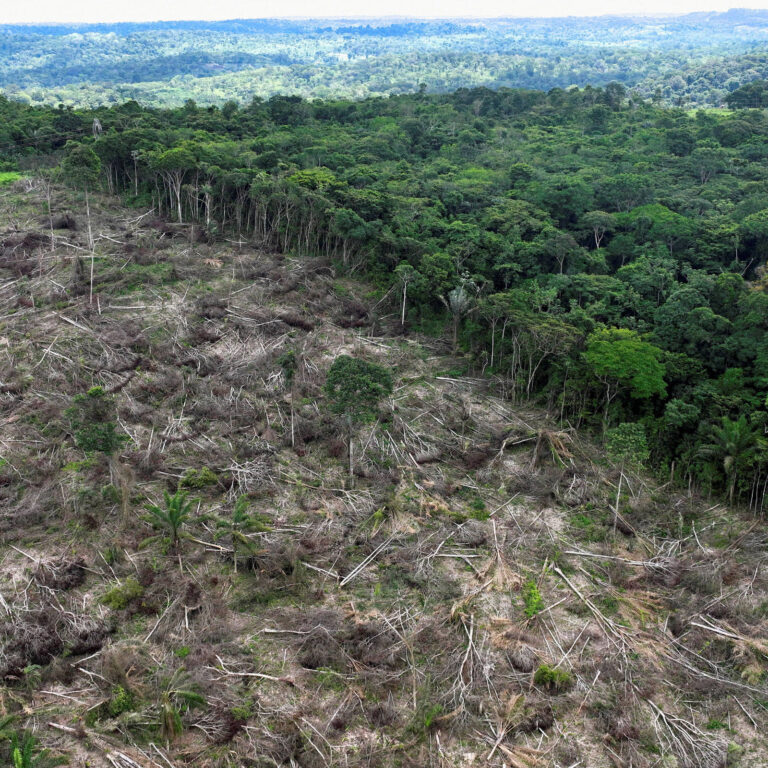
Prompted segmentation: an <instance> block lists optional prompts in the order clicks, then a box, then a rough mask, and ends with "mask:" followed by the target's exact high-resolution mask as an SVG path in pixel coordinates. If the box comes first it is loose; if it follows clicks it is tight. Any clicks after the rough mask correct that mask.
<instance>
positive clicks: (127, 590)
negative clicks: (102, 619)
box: [101, 576, 144, 611]
mask: <svg viewBox="0 0 768 768" xmlns="http://www.w3.org/2000/svg"><path fill="white" fill-rule="evenodd" d="M143 594H144V587H142V586H141V584H139V582H138V581H136V579H134V578H133V576H129V577H128V578H127V579H126V580H125V581H124V582H123V583H122V584H118V585H117V586H116V587H112V589H110V590H109V592H107V593H106V594H104V595H103V596H102V598H101V602H102V603H103V604H104V605H106V606H109V607H110V608H113V609H114V610H116V611H122V610H123V609H125V608H127V607H128V606H129V605H130V604H131V603H132V602H133V601H134V600H138V599H139V598H140V597H141V596H142V595H143Z"/></svg>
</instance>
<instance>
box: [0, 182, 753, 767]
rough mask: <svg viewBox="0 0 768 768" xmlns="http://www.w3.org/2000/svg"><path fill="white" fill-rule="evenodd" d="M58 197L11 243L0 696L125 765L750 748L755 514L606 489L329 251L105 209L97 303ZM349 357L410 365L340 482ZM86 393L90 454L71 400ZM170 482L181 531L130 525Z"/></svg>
mask: <svg viewBox="0 0 768 768" xmlns="http://www.w3.org/2000/svg"><path fill="white" fill-rule="evenodd" d="M35 194H36V193H35V192H34V191H32V192H31V193H30V195H31V200H32V201H34V199H35ZM18 205H20V206H21V205H23V203H21V202H18ZM60 208H61V210H57V211H56V212H55V214H56V217H57V221H56V224H57V225H60V226H57V227H56V228H55V232H54V237H53V246H54V247H53V249H52V248H51V235H50V233H49V232H48V231H47V229H48V222H47V219H46V222H45V223H39V220H38V217H39V211H37V212H34V213H32V212H31V211H30V214H29V217H28V219H29V221H28V222H27V225H24V226H21V227H20V228H19V229H18V230H17V231H9V232H6V233H5V234H3V235H2V239H0V243H2V250H0V308H1V309H2V311H1V312H0V315H2V320H1V321H0V423H1V424H2V433H1V434H0V458H1V459H2V462H0V503H2V505H3V515H2V517H1V518H0V536H1V537H2V545H3V549H2V559H0V672H1V673H2V675H3V677H4V679H5V683H6V687H7V695H6V694H5V693H4V694H3V695H2V697H0V704H2V706H3V707H4V710H3V711H6V710H7V711H8V712H9V713H10V712H12V713H15V714H17V716H18V717H19V719H20V721H21V722H23V723H24V724H26V725H29V726H30V727H32V726H33V725H34V726H35V727H36V728H37V729H38V731H39V734H40V737H41V739H42V740H43V741H44V743H46V744H49V745H54V744H55V745H59V746H60V747H61V748H62V749H65V750H66V751H69V752H70V753H71V754H72V755H73V756H76V757H75V759H77V760H80V761H81V762H83V763H85V761H88V762H89V763H91V764H101V763H100V762H99V761H102V762H103V759H104V758H103V755H104V754H105V749H109V750H111V752H110V754H113V755H115V754H117V753H118V752H119V753H120V754H123V755H124V756H125V757H126V758H127V759H128V758H129V759H130V760H133V761H135V763H136V765H140V766H142V768H150V766H152V765H154V766H156V765H164V766H165V768H169V766H174V768H175V767H176V766H183V765H196V766H197V765H201V766H211V768H213V766H217V768H218V767H220V768H225V766H226V767H227V768H228V767H229V766H240V765H251V766H258V768H262V766H263V767H266V766H278V767H279V768H282V767H283V766H285V767H286V768H288V767H289V766H290V767H291V768H293V767H294V766H323V768H331V767H332V766H333V767H334V768H335V766H345V767H346V766H361V767H362V766H382V768H384V767H385V766H386V767H387V768H389V766H397V765H400V766H408V765H412V766H419V768H421V767H422V766H425V765H434V766H438V765H439V766H445V767H446V768H447V767H448V766H456V767H457V768H458V766H472V765H490V766H502V765H507V766H516V767H517V766H525V768H531V767H532V766H538V767H539V768H544V767H545V766H552V768H554V767H555V766H561V768H564V767H565V766H569V767H570V766H578V765H581V766H587V765H589V766H590V767H594V768H608V766H633V768H651V767H652V766H660V765H668V766H670V768H671V766H674V765H677V766H678V768H693V767H694V766H708V767H709V768H715V767H716V766H721V765H725V764H726V760H727V761H729V762H728V765H731V764H732V765H743V766H747V765H755V766H757V765H762V764H766V756H765V748H764V745H761V744H760V741H759V738H758V736H759V733H760V732H761V730H763V729H764V728H765V725H766V717H767V716H766V712H765V708H764V706H763V705H761V703H760V702H764V701H766V700H768V692H766V690H765V679H766V669H768V646H767V645H766V643H765V641H764V640H763V638H764V637H765V636H766V629H768V627H767V626H766V622H767V621H768V611H766V607H765V606H766V604H768V578H766V576H765V574H764V572H763V571H764V568H763V559H764V556H763V553H764V551H765V544H766V542H765V535H764V532H763V531H762V528H761V526H760V525H759V524H755V521H752V520H749V519H748V518H744V517H742V516H740V515H739V514H737V513H736V512H733V511H730V510H726V509H723V508H720V507H712V506H711V505H709V504H706V503H705V501H704V500H703V499H699V498H696V497H688V496H686V495H682V494H677V493H676V492H673V491H672V490H670V489H669V488H664V487H662V488H658V487H656V486H655V485H654V484H653V483H652V482H651V481H650V480H648V479H647V478H642V477H631V478H629V480H628V481H627V483H624V482H622V488H621V491H620V492H619V489H618V481H619V476H620V474H619V472H618V470H616V469H614V468H611V467H606V466H605V462H604V460H603V458H602V457H601V456H600V455H599V453H598V452H597V451H596V449H595V448H594V447H593V446H592V445H591V444H590V443H589V442H588V441H586V440H585V439H583V438H582V437H581V436H579V435H578V434H577V433H575V432H572V431H570V430H566V429H564V428H562V427H561V426H560V425H558V424H556V423H555V422H554V421H553V420H551V419H549V418H548V417H547V415H546V414H545V413H543V412H541V411H538V410H536V409H534V408H531V409H525V408H521V407H519V406H515V407H513V406H512V405H511V404H510V403H509V402H508V401H506V400H504V399H503V397H501V396H500V395H499V392H498V390H497V389H496V388H495V386H494V384H493V382H490V381H488V380H480V379H471V378H460V379H459V378H452V377H446V376H442V375H440V374H439V371H441V370H445V369H446V368H449V367H451V366H450V365H449V364H448V362H447V359H446V356H445V355H446V351H447V348H446V346H445V345H444V344H442V342H440V341H435V340H431V339H421V338H416V337H414V336H408V335H406V336H403V335H402V334H401V331H400V329H399V327H398V324H397V323H396V322H393V324H392V327H391V328H389V327H388V325H387V323H388V322H389V320H387V319H386V317H385V310H382V308H381V307H379V308H377V310H376V312H373V311H372V309H371V307H369V306H368V305H367V304H366V303H365V301H364V300H363V299H362V298H360V296H362V295H364V291H362V290H360V288H359V286H355V284H354V283H352V282H351V281H344V284H343V286H342V285H340V282H339V280H338V278H337V276H336V275H335V274H334V271H333V267H332V266H331V265H329V264H328V263H327V262H325V261H322V260H318V261H312V260H299V259H296V258H293V257H290V256H287V255H279V254H267V253H263V252H260V251H257V250H255V249H253V248H251V247H250V246H249V245H248V244H234V243H214V242H212V241H211V239H210V238H209V237H208V236H207V235H206V234H205V233H202V232H201V230H200V229H199V228H195V229H194V231H192V230H191V229H190V228H186V227H178V226H175V225H171V224H168V223H167V222H162V221H157V220H155V221H151V216H149V215H142V212H138V211H130V212H129V211H124V210H120V209H115V210H108V209H107V208H105V207H100V204H99V202H98V201H95V202H94V210H93V216H94V222H95V224H94V230H95V232H96V233H97V235H96V243H97V244H96V252H97V259H96V262H95V280H94V289H95V293H94V301H93V304H91V303H89V301H88V290H87V288H88V286H87V282H84V280H85V273H84V272H83V271H82V267H83V265H82V264H81V263H80V261H81V259H79V258H77V257H78V256H82V254H81V250H79V249H83V248H85V247H86V242H85V235H84V233H83V232H82V231H81V230H82V227H80V228H78V227H77V221H76V220H75V219H79V216H78V214H77V212H76V209H74V208H72V207H71V206H70V205H69V203H68V202H67V201H66V199H63V198H62V200H61V205H60ZM70 209H72V210H75V214H74V218H73V214H71V213H69V210H70ZM17 218H18V214H17ZM22 218H23V217H22ZM20 222H21V223H22V224H23V221H22V220H20ZM65 225H66V227H65ZM78 264H80V266H79V267H78ZM19 278H23V283H22V282H17V281H18V280H19ZM376 313H381V316H382V319H381V320H380V321H379V320H377V319H376V317H375V315H376ZM287 352H292V353H293V355H294V360H295V361H296V367H295V372H294V376H293V379H292V381H290V382H289V380H288V379H287V378H286V371H285V368H284V362H281V360H283V361H284V357H283V356H284V354H285V353H287ZM340 352H345V353H349V354H354V355H357V356H360V357H364V358H366V359H369V360H371V361H378V362H380V363H382V364H385V365H387V366H389V367H390V368H392V369H393V371H394V374H395V377H396V379H397V381H398V388H397V390H396V392H395V394H394V395H393V397H392V398H391V399H389V400H388V401H387V402H384V403H382V405H381V410H380V414H379V419H378V421H375V422H374V423H370V424H365V425H361V426H360V428H359V432H358V434H357V435H356V442H357V445H358V446H359V456H358V461H357V466H358V472H357V478H356V482H355V484H354V487H353V486H352V484H351V483H349V482H348V480H347V478H346V474H345V466H344V464H345V459H346V443H345V431H344V426H343V425H341V424H339V423H338V421H337V420H336V419H335V418H334V417H333V416H332V415H331V414H329V413H328V412H327V410H326V409H325V408H324V407H323V405H322V386H323V382H324V377H325V372H326V371H327V369H328V367H329V366H330V364H331V361H332V359H333V358H334V357H335V356H336V355H337V354H339V353H340ZM96 385H98V386H101V387H103V388H104V390H105V391H106V392H108V393H109V394H110V396H111V397H113V398H114V405H115V411H114V420H115V426H116V428H117V429H118V431H119V432H120V434H124V435H125V436H126V440H125V443H124V444H123V445H122V446H121V447H120V449H119V450H118V451H116V452H115V454H114V455H112V456H109V457H106V456H99V455H93V456H86V455H85V454H84V453H83V452H82V451H80V450H79V449H78V448H77V447H76V446H75V443H74V439H73V434H72V426H71V423H70V420H69V418H68V417H67V413H66V412H67V408H68V407H69V406H70V405H71V404H72V399H73V397H74V396H75V395H77V394H80V393H82V392H86V391H87V390H88V389H90V388H91V387H92V386H96ZM179 488H182V489H184V490H186V491H187V492H188V493H189V498H194V499H199V502H196V503H195V505H194V506H193V509H192V511H191V514H190V518H189V520H188V521H187V522H186V523H185V525H184V526H183V531H182V533H183V535H182V536H181V538H180V540H179V544H178V546H177V547H173V546H171V545H170V543H169V542H168V541H167V540H163V538H162V536H161V537H160V538H159V539H153V540H151V541H150V542H149V543H147V539H148V537H150V536H151V535H152V534H155V533H158V532H157V531H156V530H154V529H152V528H151V527H150V526H149V524H148V523H146V522H145V521H144V520H143V519H142V517H143V514H144V512H145V506H146V504H147V503H149V502H152V503H156V502H160V501H161V500H162V498H163V492H164V491H168V492H169V493H171V494H173V493H174V492H175V491H176V490H177V489H179ZM617 494H618V496H619V498H618V501H619V507H620V508H619V515H617V516H614V514H613V510H614V505H615V503H616V497H617ZM236 509H237V510H238V514H240V515H241V516H240V517H236V516H235V510H236ZM115 589H116V590H117V592H115V593H114V594H112V596H111V598H109V599H107V600H106V602H105V596H106V595H107V593H109V592H110V591H111V590H115ZM38 668H42V670H40V669H38ZM180 691H181V692H183V691H188V692H189V691H191V692H192V693H198V694H199V695H200V696H202V697H203V699H204V704H199V705H196V706H191V705H189V706H188V705H187V704H185V703H184V701H185V700H184V696H183V695H182V693H180ZM172 709H173V711H175V712H176V714H177V715H178V718H179V722H180V723H181V728H182V731H181V733H171V732H170V731H169V730H168V728H169V725H168V722H166V721H165V720H164V718H165V717H166V716H168V717H170V716H171V715H172ZM171 719H173V718H171ZM47 722H50V723H54V724H55V725H56V726H58V727H59V729H58V730H57V728H54V727H47V726H45V725H44V723H47ZM169 722H170V721H169ZM163 723H165V725H163ZM721 725H722V727H721ZM66 728H70V729H71V730H73V731H74V732H73V733H70V731H67V730H61V729H66ZM80 728H82V729H83V730H82V731H80V730H78V729H80ZM171 730H172V729H171ZM82 734H87V738H81V735H82ZM726 734H727V740H726V739H725V738H724V736H725V735H726ZM728 740H730V741H733V742H736V743H737V744H738V745H739V749H743V750H744V754H743V756H742V757H741V758H738V754H737V751H738V750H736V749H734V748H732V749H731V750H730V753H728V745H727V741H728ZM104 745H108V746H106V747H105V746H104ZM115 759H117V758H115ZM737 759H741V762H740V763H739V762H734V761H737ZM112 765H114V763H112ZM119 765H121V766H131V768H135V765H132V764H131V763H130V762H123V763H119Z"/></svg>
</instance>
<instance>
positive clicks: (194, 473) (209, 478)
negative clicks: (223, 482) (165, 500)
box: [180, 467, 219, 490]
mask: <svg viewBox="0 0 768 768" xmlns="http://www.w3.org/2000/svg"><path fill="white" fill-rule="evenodd" d="M218 482H219V478H218V476H217V475H216V473H215V472H214V471H213V470H210V469H208V467H203V468H202V469H188V470H187V471H186V472H185V473H184V478H183V479H182V481H181V483H180V485H181V487H182V488H194V489H196V490H199V489H200V488H207V487H208V486H210V485H216V484H217V483H218Z"/></svg>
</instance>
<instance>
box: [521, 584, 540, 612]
mask: <svg viewBox="0 0 768 768" xmlns="http://www.w3.org/2000/svg"><path fill="white" fill-rule="evenodd" d="M523 604H524V605H525V615H526V616H527V617H528V618H529V619H532V618H533V617H534V616H535V615H536V614H537V613H540V612H541V609H542V608H543V607H544V601H543V600H542V599H541V592H539V588H538V587H537V586H536V582H535V581H534V580H533V579H528V581H526V582H525V584H524V585H523Z"/></svg>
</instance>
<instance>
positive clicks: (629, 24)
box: [0, 10, 768, 107]
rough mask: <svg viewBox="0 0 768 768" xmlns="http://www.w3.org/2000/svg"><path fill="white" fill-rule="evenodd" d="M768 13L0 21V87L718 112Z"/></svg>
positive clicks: (155, 98)
mask: <svg viewBox="0 0 768 768" xmlns="http://www.w3.org/2000/svg"><path fill="white" fill-rule="evenodd" d="M767 41H768V12H766V11H746V10H733V11H729V12H727V13H722V14H714V13H700V14H690V15H687V16H678V17H600V18H567V19H499V20H487V19H486V20H469V21H467V20H464V21H461V20H442V21H441V20H438V21H423V22H413V21H409V22H408V23H397V22H393V21H392V20H389V19H383V20H378V21H370V22H366V23H361V22H360V21H359V20H356V21H352V20H348V21H345V20H328V19H321V20H315V21H311V20H310V21H287V20H282V21H280V20H252V21H226V22H161V23H154V24H103V25H79V26H65V25H60V26H56V25H54V26H13V25H5V26H2V25H0V89H2V91H4V92H5V93H6V95H8V96H11V97H13V98H15V99H19V100H22V101H25V102H27V103H30V104H42V103H46V104H53V105H57V104H59V103H63V104H65V105H73V106H82V107H95V106H98V105H100V104H104V103H112V104H116V103H120V102H123V101H126V100H129V99H136V100H137V101H140V102H141V103H143V104H147V105H151V106H157V107H164V106H181V105H182V103H183V102H184V101H185V100H187V99H190V98H192V99H195V100H196V101H197V102H198V103H200V104H205V105H208V104H217V105H219V106H221V105H223V104H224V103H225V102H226V101H228V100H229V99H236V100H238V101H242V102H249V101H250V100H251V98H252V97H253V96H259V97H261V98H269V97H270V96H273V95H275V94H297V95H301V96H303V97H305V98H339V97H342V98H363V97H366V96H377V95H390V94H393V93H413V92H415V91H417V90H418V89H419V87H420V86H421V85H422V84H423V85H424V86H425V87H426V88H427V90H428V91H429V92H439V93H447V92H450V91H453V90H455V89H457V88H461V87H477V86H484V87H491V88H499V87H510V88H533V89H541V90H549V89H551V88H568V87H569V86H574V85H576V86H579V87H583V86H585V85H587V84H591V85H593V86H595V85H599V86H603V85H606V84H608V83H609V82H612V81H616V82H621V83H623V84H624V85H625V86H627V87H630V88H632V89H633V90H635V91H636V92H637V93H638V94H639V95H640V96H642V97H643V98H651V97H654V98H656V99H657V100H660V101H664V102H665V103H669V104H674V105H681V104H683V103H687V104H690V105H693V106H719V105H721V104H722V102H723V99H724V98H725V97H726V96H727V95H728V94H729V93H731V92H732V91H734V90H735V89H737V88H738V87H740V86H741V85H744V84H746V83H748V82H750V81H752V80H754V79H755V78H760V77H766V76H768V55H766V50H765V46H766V42H767Z"/></svg>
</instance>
